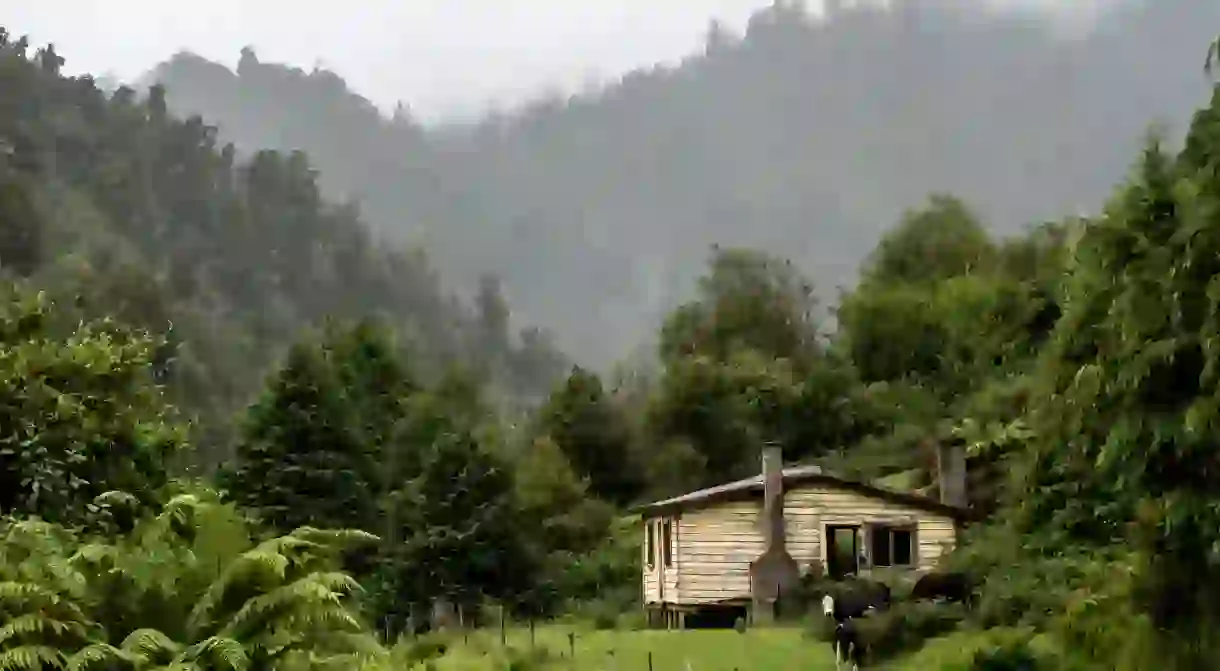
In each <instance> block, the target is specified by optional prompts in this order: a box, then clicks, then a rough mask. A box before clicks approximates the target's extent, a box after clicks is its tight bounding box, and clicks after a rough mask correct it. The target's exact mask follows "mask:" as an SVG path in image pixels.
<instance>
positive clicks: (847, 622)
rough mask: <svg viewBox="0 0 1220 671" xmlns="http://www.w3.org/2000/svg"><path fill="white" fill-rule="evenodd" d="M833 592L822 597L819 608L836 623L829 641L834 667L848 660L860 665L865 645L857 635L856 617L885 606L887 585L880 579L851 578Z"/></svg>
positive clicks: (887, 599)
mask: <svg viewBox="0 0 1220 671" xmlns="http://www.w3.org/2000/svg"><path fill="white" fill-rule="evenodd" d="M836 592H837V594H827V595H826V596H824V597H822V612H823V613H824V614H825V615H826V617H828V618H831V619H832V620H834V623H835V628H834V638H833V641H832V644H833V645H834V650H835V668H836V669H839V668H841V665H843V664H845V663H850V664H851V665H852V666H851V668H853V669H859V668H860V665H861V664H863V663H864V657H865V652H866V649H865V647H866V646H865V644H864V641H863V640H862V639H861V638H860V632H859V629H858V628H857V626H856V619H857V618H861V617H864V616H866V615H868V614H869V613H872V612H875V611H879V610H885V609H886V608H888V607H889V604H890V589H889V587H887V586H886V585H884V584H883V583H878V582H873V581H868V580H853V581H851V582H850V583H845V584H843V585H842V586H841V588H840V589H838V590H836Z"/></svg>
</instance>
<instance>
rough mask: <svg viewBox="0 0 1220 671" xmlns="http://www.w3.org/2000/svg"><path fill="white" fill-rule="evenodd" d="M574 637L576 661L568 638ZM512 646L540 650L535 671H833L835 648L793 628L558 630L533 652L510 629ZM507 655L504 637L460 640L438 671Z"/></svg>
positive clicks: (494, 665) (524, 634) (496, 662)
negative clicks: (502, 644) (555, 670)
mask: <svg viewBox="0 0 1220 671" xmlns="http://www.w3.org/2000/svg"><path fill="white" fill-rule="evenodd" d="M569 633H575V641H574V642H575V660H573V658H572V650H571V643H570V642H569V640H568V634H569ZM506 638H507V644H508V647H509V648H511V649H513V650H515V651H516V652H517V654H519V655H524V654H528V653H529V651H531V650H533V651H535V654H537V655H538V656H539V658H540V659H539V665H538V667H536V668H548V669H552V668H553V669H565V668H566V669H581V670H582V671H584V670H589V671H591V670H593V669H605V670H606V671H615V670H616V669H623V670H624V671H626V670H628V669H630V670H631V671H644V670H646V669H648V668H649V666H648V664H649V654H650V653H651V655H652V668H653V669H655V670H656V671H687V670H688V669H689V670H690V671H734V670H735V669H736V670H738V671H747V670H750V671H771V670H773V669H774V670H779V669H802V670H804V671H819V670H821V669H833V668H834V657H833V656H832V655H831V651H830V646H829V645H827V644H825V643H819V642H817V641H814V640H812V639H810V638H808V637H805V636H802V635H801V632H800V630H799V629H796V628H767V629H754V630H751V631H747V632H745V633H738V632H736V631H734V630H731V629H729V630H704V631H656V630H652V631H596V630H590V629H581V628H576V627H564V626H561V625H553V626H547V627H540V628H538V630H537V631H536V632H535V640H534V643H533V645H531V643H530V635H529V632H528V630H524V629H510V630H509V631H508V632H507V636H506ZM507 661H508V656H507V655H506V654H505V652H504V648H503V647H502V646H501V643H500V632H499V631H498V630H494V631H488V630H483V631H478V632H471V633H470V634H469V635H468V637H467V640H466V642H465V643H463V641H462V638H460V637H459V638H458V639H457V640H456V641H455V643H454V644H453V646H452V648H451V649H450V651H449V653H448V654H446V655H445V656H444V657H443V658H441V660H440V661H439V663H438V664H437V669H438V671H468V670H470V671H473V670H476V669H487V670H489V671H490V670H491V669H495V670H496V671H500V670H502V669H505V668H507Z"/></svg>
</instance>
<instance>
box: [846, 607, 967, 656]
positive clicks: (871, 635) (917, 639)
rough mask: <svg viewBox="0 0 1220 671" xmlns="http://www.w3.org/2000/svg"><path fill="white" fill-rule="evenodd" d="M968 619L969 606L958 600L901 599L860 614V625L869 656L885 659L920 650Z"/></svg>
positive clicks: (861, 636)
mask: <svg viewBox="0 0 1220 671" xmlns="http://www.w3.org/2000/svg"><path fill="white" fill-rule="evenodd" d="M965 619H966V610H965V609H964V608H963V607H961V606H960V605H958V604H950V603H928V602H914V603H898V604H895V605H894V606H893V607H891V608H890V609H889V610H887V611H881V612H875V613H872V614H870V615H868V616H866V617H862V618H860V619H859V620H858V623H859V624H858V626H859V630H860V638H861V640H862V641H863V642H864V644H865V646H867V648H868V650H869V656H870V657H871V658H872V659H873V660H885V659H892V658H894V657H896V656H898V655H900V654H903V653H907V652H911V651H914V650H918V649H919V648H920V647H922V646H923V644H924V643H925V642H926V641H928V640H929V639H932V638H936V637H938V636H944V635H946V634H948V633H950V632H952V631H953V630H955V629H957V628H958V626H959V625H960V624H961V623H962V622H963V621H964V620H965Z"/></svg>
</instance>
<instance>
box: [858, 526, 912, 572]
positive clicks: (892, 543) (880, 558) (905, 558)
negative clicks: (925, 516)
mask: <svg viewBox="0 0 1220 671" xmlns="http://www.w3.org/2000/svg"><path fill="white" fill-rule="evenodd" d="M869 541H870V544H871V545H872V547H871V548H870V549H871V551H872V552H871V554H872V560H873V562H872V563H873V566H911V565H912V564H914V559H915V531H914V530H913V529H911V528H910V527H891V526H874V527H872V537H871V538H870V539H869Z"/></svg>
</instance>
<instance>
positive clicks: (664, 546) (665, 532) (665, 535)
mask: <svg viewBox="0 0 1220 671" xmlns="http://www.w3.org/2000/svg"><path fill="white" fill-rule="evenodd" d="M661 551H662V552H663V553H664V556H663V557H662V562H663V565H664V566H665V568H669V567H670V566H671V565H672V564H673V562H674V523H673V520H665V525H664V526H662V527H661Z"/></svg>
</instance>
